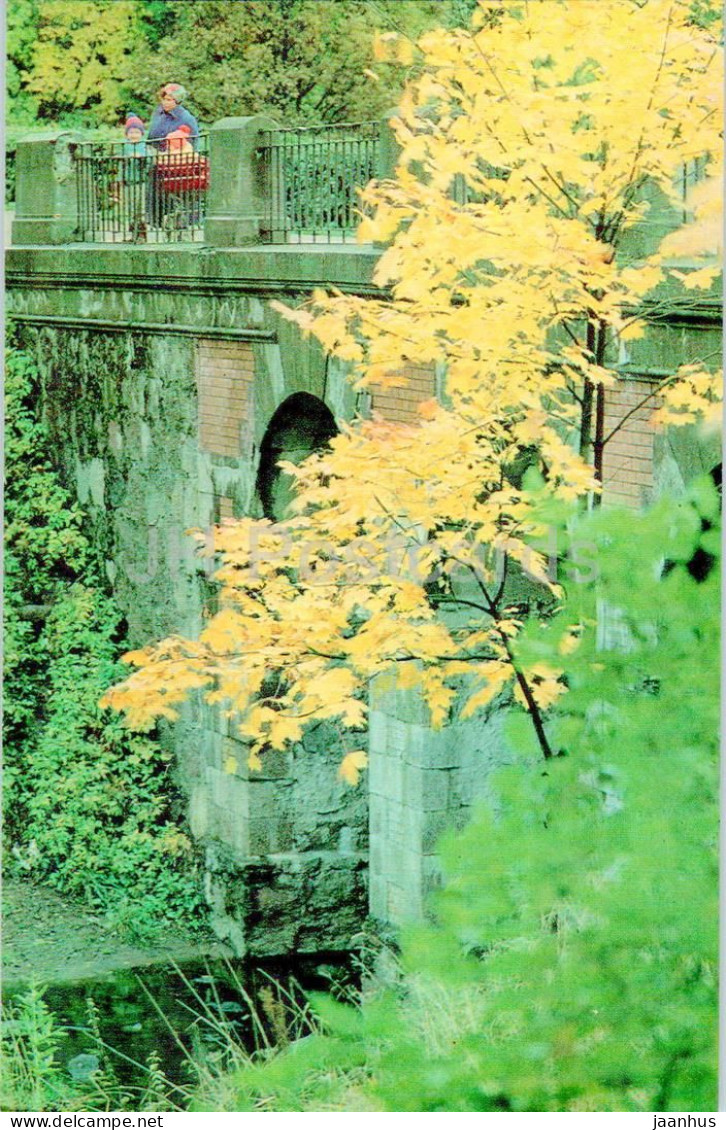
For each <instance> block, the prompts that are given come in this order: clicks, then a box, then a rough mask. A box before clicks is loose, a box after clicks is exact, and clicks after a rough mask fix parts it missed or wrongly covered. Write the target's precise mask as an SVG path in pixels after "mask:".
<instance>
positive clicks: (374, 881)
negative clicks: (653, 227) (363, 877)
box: [368, 871, 388, 920]
mask: <svg viewBox="0 0 726 1130" xmlns="http://www.w3.org/2000/svg"><path fill="white" fill-rule="evenodd" d="M368 909H369V913H370V914H372V915H373V917H374V918H381V919H383V920H385V919H386V918H387V916H388V883H387V881H386V879H385V878H384V877H383V876H382V875H376V874H374V873H373V872H372V871H371V872H370V873H369V875H368Z"/></svg>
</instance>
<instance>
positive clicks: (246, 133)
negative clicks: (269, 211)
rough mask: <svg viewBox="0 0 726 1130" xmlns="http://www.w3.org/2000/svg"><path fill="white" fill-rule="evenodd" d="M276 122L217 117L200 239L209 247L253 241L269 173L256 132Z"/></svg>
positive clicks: (257, 236) (258, 232) (261, 224)
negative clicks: (205, 208)
mask: <svg viewBox="0 0 726 1130" xmlns="http://www.w3.org/2000/svg"><path fill="white" fill-rule="evenodd" d="M276 125H277V123H276V122H274V121H273V120H272V119H271V118H268V117H266V116H265V115H263V114H255V115H253V116H252V117H249V118H222V119H221V120H220V121H218V122H215V123H214V125H213V126H212V127H211V128H210V130H209V170H210V178H209V195H208V199H207V217H206V220H205V223H204V239H205V242H206V243H207V244H211V245H212V246H213V247H240V246H243V245H244V244H250V243H259V242H260V239H261V232H262V229H263V227H264V219H265V211H266V209H265V203H266V200H267V199H268V196H269V193H270V183H269V182H270V174H269V169H268V168H266V167H265V165H264V163H263V161H262V159H261V157H260V156H259V148H260V146H261V144H262V135H263V133H264V131H265V130H270V129H275V128H276Z"/></svg>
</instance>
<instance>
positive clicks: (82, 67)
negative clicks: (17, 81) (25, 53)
mask: <svg viewBox="0 0 726 1130" xmlns="http://www.w3.org/2000/svg"><path fill="white" fill-rule="evenodd" d="M141 35H142V33H141V29H140V22H139V6H138V4H136V3H134V2H133V0H64V3H62V4H57V3H55V2H54V0H39V3H38V25H37V36H38V38H37V43H36V45H35V47H34V51H33V61H32V73H31V74H30V75H29V77H28V80H27V84H26V86H27V90H28V92H29V93H30V94H32V95H34V96H35V97H36V98H37V102H38V115H39V116H40V117H42V118H48V119H57V118H58V116H59V115H62V114H67V113H68V112H69V111H74V110H80V111H83V112H89V111H90V112H91V114H92V115H93V118H94V119H97V120H98V121H107V122H112V121H114V120H115V119H117V118H119V117H120V116H122V115H123V113H124V109H125V106H126V103H127V100H128V97H129V93H130V92H129V90H128V86H127V81H126V80H127V75H128V70H129V64H130V60H131V58H132V56H133V54H134V51H135V49H136V48H137V46H138V44H139V41H140V39H141ZM90 124H94V125H95V124H96V121H95V120H93V121H91V123H90Z"/></svg>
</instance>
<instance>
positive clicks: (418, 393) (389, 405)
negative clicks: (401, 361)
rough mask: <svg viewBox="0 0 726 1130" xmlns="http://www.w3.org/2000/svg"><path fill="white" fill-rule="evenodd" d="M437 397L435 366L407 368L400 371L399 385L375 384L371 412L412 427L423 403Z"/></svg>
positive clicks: (411, 366) (372, 388) (372, 391)
mask: <svg viewBox="0 0 726 1130" xmlns="http://www.w3.org/2000/svg"><path fill="white" fill-rule="evenodd" d="M435 396H436V373H435V371H434V368H433V366H432V365H407V366H406V367H405V368H404V369H403V370H402V371H401V378H400V383H397V384H390V385H389V384H386V385H382V384H374V385H373V386H372V387H371V409H372V411H373V412H376V413H377V414H378V415H380V416H383V417H384V418H385V419H386V420H390V421H391V422H392V423H397V424H413V423H415V422H416V420H417V419H418V412H417V408H418V405H419V404H420V403H421V401H422V400H431V399H433V397H435Z"/></svg>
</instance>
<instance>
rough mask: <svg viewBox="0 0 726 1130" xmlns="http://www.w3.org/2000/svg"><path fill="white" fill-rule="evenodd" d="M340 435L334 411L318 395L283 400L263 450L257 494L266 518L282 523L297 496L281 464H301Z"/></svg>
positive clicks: (270, 426)
mask: <svg viewBox="0 0 726 1130" xmlns="http://www.w3.org/2000/svg"><path fill="white" fill-rule="evenodd" d="M337 434H338V429H337V427H336V424H335V420H334V418H333V414H332V412H331V411H330V409H329V408H328V407H327V405H325V404H324V403H323V401H322V400H319V399H318V397H317V396H311V395H310V393H307V392H296V393H294V394H293V395H292V396H289V397H288V398H287V400H285V401H283V403H282V404H281V405H280V407H279V408H278V409H277V411H276V412H275V414H274V416H273V417H272V419H271V420H270V423H269V425H268V427H267V431H266V432H265V436H264V439H263V440H262V444H261V447H260V466H259V471H258V473H257V494H258V497H259V499H260V503H261V505H262V512H263V514H264V515H265V517H266V518H270V519H271V520H272V521H274V522H279V521H282V520H283V519H284V518H285V517H286V515H287V512H288V507H289V506H290V503H291V502H292V499H293V497H294V492H293V483H294V480H293V478H292V476H291V475H290V474H288V473H287V472H286V471H283V470H281V468H280V467H279V466H278V463H279V462H280V461H281V460H285V461H287V462H289V463H302V461H303V460H304V459H307V457H308V456H309V455H312V454H313V452H315V451H320V449H321V448H323V447H325V446H326V445H327V444H328V443H329V442H330V440H331V439H332V438H333V437H334V436H336V435H337Z"/></svg>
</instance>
